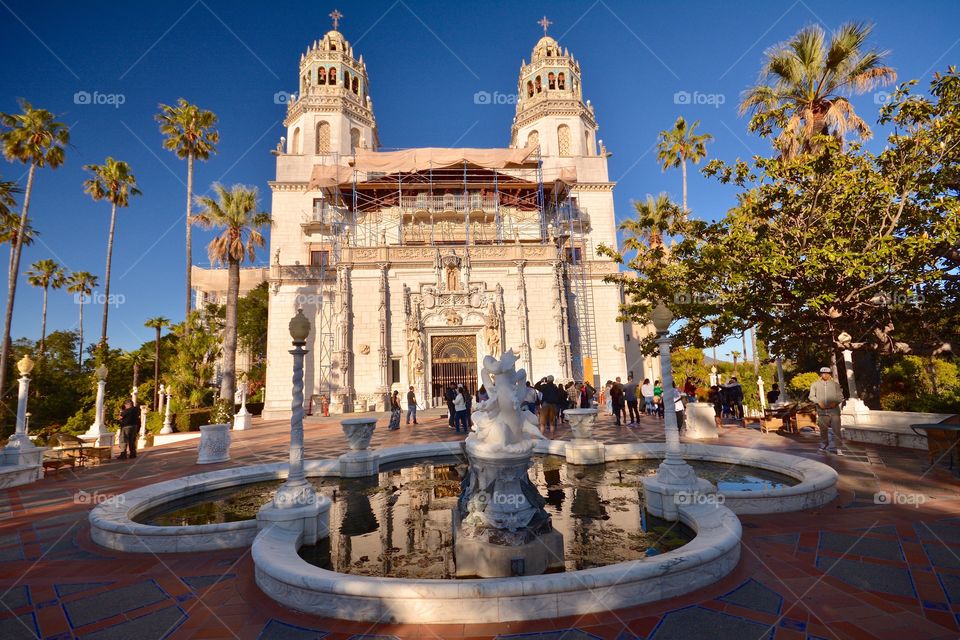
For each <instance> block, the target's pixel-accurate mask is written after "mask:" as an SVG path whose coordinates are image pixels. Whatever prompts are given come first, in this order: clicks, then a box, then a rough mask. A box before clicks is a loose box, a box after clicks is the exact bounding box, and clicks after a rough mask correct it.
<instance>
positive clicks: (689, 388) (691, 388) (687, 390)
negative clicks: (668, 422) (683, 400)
mask: <svg viewBox="0 0 960 640" xmlns="http://www.w3.org/2000/svg"><path fill="white" fill-rule="evenodd" d="M683 393H684V394H685V395H686V396H687V402H696V401H697V383H696V382H694V381H693V378H692V377H690V376H687V381H686V382H684V383H683Z"/></svg>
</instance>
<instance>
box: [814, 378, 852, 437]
mask: <svg viewBox="0 0 960 640" xmlns="http://www.w3.org/2000/svg"><path fill="white" fill-rule="evenodd" d="M844 400H845V398H844V397H843V389H842V388H841V387H840V383H838V382H837V381H836V380H834V379H833V370H832V369H830V367H821V368H820V379H819V380H817V381H816V382H814V383H813V384H812V385H810V402H813V403H815V404H816V405H817V426H818V427H819V428H820V451H826V452H828V453H835V454H837V455H842V452H841V450H840V445H841V443H842V439H841V435H840V405H841V404H843V401H844Z"/></svg>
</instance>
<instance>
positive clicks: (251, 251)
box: [196, 184, 270, 406]
mask: <svg viewBox="0 0 960 640" xmlns="http://www.w3.org/2000/svg"><path fill="white" fill-rule="evenodd" d="M213 190H214V192H215V193H216V195H217V198H216V199H214V198H210V197H200V198H197V206H198V207H200V209H201V211H200V213H198V214H197V215H196V221H197V224H199V225H200V226H202V227H204V228H205V229H209V228H211V227H219V228H222V229H223V233H221V234H220V235H218V236H217V237H216V238H214V239H213V240H211V241H210V244H209V245H207V255H208V256H209V257H210V261H211V262H213V263H214V264H224V263H226V264H227V267H228V272H227V307H226V313H225V317H224V337H223V376H222V378H221V380H220V399H221V400H227V401H229V402H230V403H231V406H232V403H233V394H234V390H235V387H236V368H237V298H239V297H240V263H241V262H243V259H244V257H246V258H247V259H248V260H250V261H251V262H252V261H253V260H254V257H255V255H256V249H257V247H262V246H263V244H264V240H263V235H262V234H261V233H260V228H261V227H264V226H267V225H269V224H270V216H269V215H268V214H266V213H263V212H258V211H257V189H256V187H252V188H251V187H245V186H243V185H239V184H236V185H233V187H231V188H230V190H229V191H228V190H227V189H226V188H225V187H224V186H223V185H221V184H214V185H213Z"/></svg>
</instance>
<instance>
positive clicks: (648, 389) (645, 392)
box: [640, 378, 653, 416]
mask: <svg viewBox="0 0 960 640" xmlns="http://www.w3.org/2000/svg"><path fill="white" fill-rule="evenodd" d="M640 395H642V396H643V409H644V411H646V413H647V415H648V416H651V415H653V385H652V384H650V378H644V379H643V384H642V385H640Z"/></svg>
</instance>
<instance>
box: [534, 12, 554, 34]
mask: <svg viewBox="0 0 960 640" xmlns="http://www.w3.org/2000/svg"><path fill="white" fill-rule="evenodd" d="M537 24H538V25H540V26H541V27H543V35H547V27H549V26H550V25H552V24H553V23H552V22H550V21H549V20H547V16H543V17H542V18H541V19H540V20H539V21H538V22H537Z"/></svg>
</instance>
